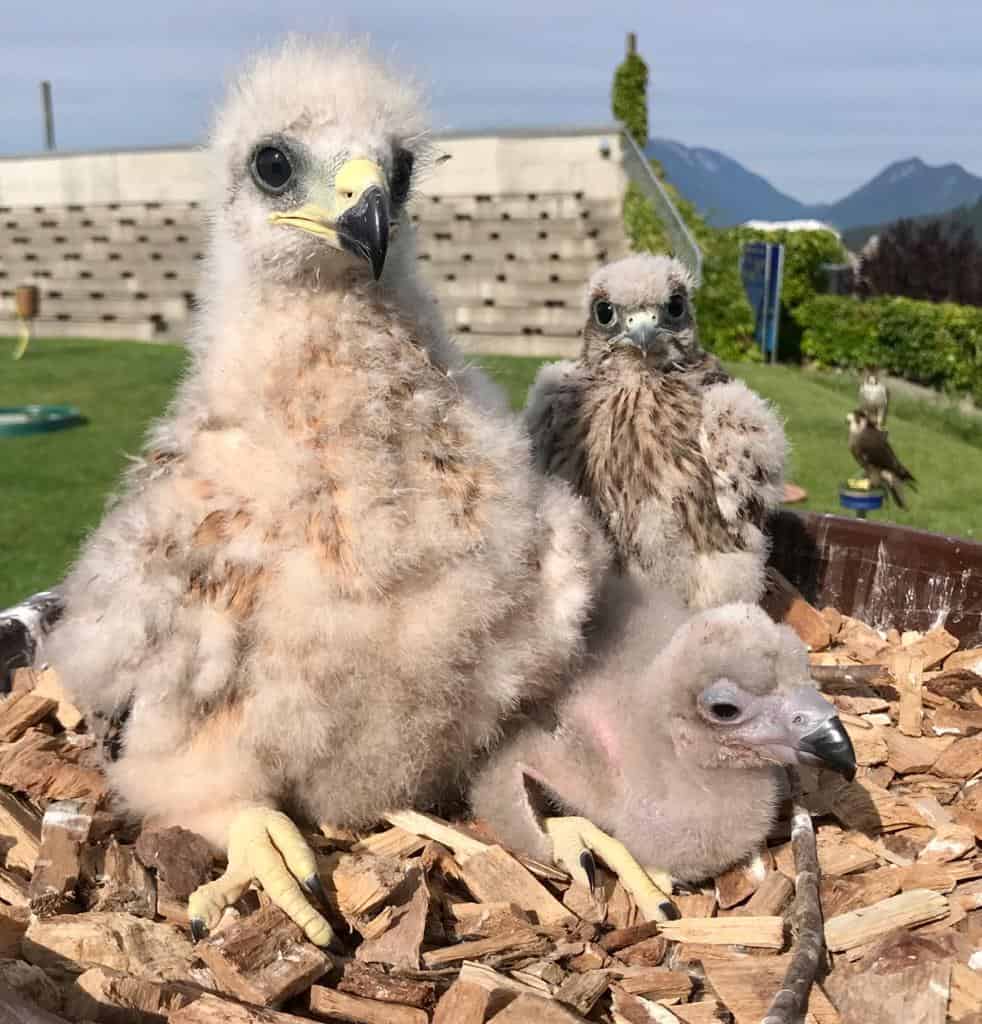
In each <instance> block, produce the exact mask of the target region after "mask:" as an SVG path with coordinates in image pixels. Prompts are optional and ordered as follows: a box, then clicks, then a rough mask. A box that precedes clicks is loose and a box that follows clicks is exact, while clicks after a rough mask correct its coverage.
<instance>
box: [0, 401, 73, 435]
mask: <svg viewBox="0 0 982 1024" xmlns="http://www.w3.org/2000/svg"><path fill="white" fill-rule="evenodd" d="M84 422H85V417H83V416H82V414H81V412H79V410H78V409H76V408H75V406H74V405H7V406H0V437H17V436H19V435H21V434H45V433H48V432H50V431H52V430H65V429H66V428H68V427H77V426H79V425H80V424H82V423H84Z"/></svg>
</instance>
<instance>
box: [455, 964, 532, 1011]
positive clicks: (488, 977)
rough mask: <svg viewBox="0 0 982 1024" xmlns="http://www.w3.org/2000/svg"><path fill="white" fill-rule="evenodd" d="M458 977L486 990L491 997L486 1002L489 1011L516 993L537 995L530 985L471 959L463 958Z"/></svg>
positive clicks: (512, 997)
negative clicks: (487, 1002)
mask: <svg viewBox="0 0 982 1024" xmlns="http://www.w3.org/2000/svg"><path fill="white" fill-rule="evenodd" d="M458 978H459V980H460V981H461V982H464V983H467V984H473V985H478V986H480V987H481V988H483V989H484V990H485V991H486V992H488V993H489V994H490V996H491V999H490V1001H489V1004H488V1009H489V1011H491V1012H492V1013H493V1012H496V1011H497V1010H499V1009H501V1007H503V1006H504V1005H505V1004H506V1003H508V1002H510V1001H511V1000H512V999H514V998H515V996H517V995H523V994H527V995H538V994H539V993H538V991H537V990H536V989H534V988H532V986H530V985H528V984H525V983H524V982H521V981H516V980H515V979H514V978H509V977H508V976H507V975H505V974H501V973H499V972H498V971H496V970H494V969H493V968H492V967H488V966H487V965H486V964H478V963H475V962H474V961H473V960H465V961H464V963H463V964H461V966H460V974H459V975H458Z"/></svg>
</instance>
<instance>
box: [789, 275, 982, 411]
mask: <svg viewBox="0 0 982 1024" xmlns="http://www.w3.org/2000/svg"><path fill="white" fill-rule="evenodd" d="M795 316H796V318H797V320H798V323H799V324H800V325H801V327H802V330H803V333H802V339H801V350H802V353H803V354H804V355H805V356H806V357H807V358H809V359H812V360H814V361H815V362H816V363H818V364H819V365H821V366H841V367H847V368H850V369H860V368H862V367H863V366H864V365H866V364H869V363H874V364H876V365H877V366H881V367H883V368H884V369H885V370H886V371H887V372H888V373H891V374H894V375H895V376H898V377H905V378H906V379H907V380H911V381H915V382H916V383H919V384H926V385H929V386H931V387H936V388H942V389H944V390H946V391H969V392H971V393H972V395H973V396H974V397H975V398H976V399H977V400H982V308H979V307H976V306H957V305H955V304H954V303H950V302H941V303H935V302H921V301H918V300H915V299H904V298H887V297H883V298H875V299H868V300H866V301H861V300H859V299H855V298H851V297H848V296H838V295H817V296H815V297H813V298H811V299H809V300H808V301H807V302H805V303H803V304H802V305H801V306H799V307H798V309H797V310H796V313H795Z"/></svg>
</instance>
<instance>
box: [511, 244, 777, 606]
mask: <svg viewBox="0 0 982 1024" xmlns="http://www.w3.org/2000/svg"><path fill="white" fill-rule="evenodd" d="M691 292H692V279H691V276H690V275H689V272H688V271H687V270H686V268H685V266H684V265H683V264H682V263H680V262H679V261H678V260H676V259H672V258H671V257H668V256H663V255H658V256H654V255H650V254H643V255H634V256H629V257H627V258H626V259H623V260H620V261H618V262H616V263H612V264H609V265H608V266H605V267H602V268H601V269H599V270H598V271H597V272H596V273H595V274H594V275H593V277H592V278H591V279H590V282H589V285H588V288H587V301H586V313H587V320H586V324H585V326H584V328H583V349H582V353H581V355H580V357H579V359H578V360H576V361H575V362H559V363H552V364H548V365H546V366H544V367H543V368H542V370H541V371H540V372H539V375H538V377H537V378H536V381H535V383H534V385H533V386H532V390H531V392H530V394H529V400H528V406H527V409H526V414H525V415H526V423H527V425H528V428H529V431H530V433H531V435H532V439H533V444H534V447H535V454H536V459H537V462H538V465H539V466H540V468H541V469H542V470H543V471H544V472H545V473H547V474H549V475H551V476H556V477H559V478H561V479H563V480H566V481H568V482H569V483H570V484H571V485H572V486H573V488H574V490H576V491H577V493H579V494H581V495H583V496H585V497H586V498H587V499H588V500H589V502H590V504H591V506H592V508H593V510H594V513H595V514H596V516H597V518H598V520H599V521H600V522H601V523H602V524H603V526H604V527H605V529H606V531H607V533H608V535H609V536H610V537H611V539H612V541H613V543H614V546H615V549H616V552H617V557H618V560H619V563H620V566H621V568H622V569H625V570H632V571H639V572H640V573H641V574H643V575H644V576H646V577H648V578H651V579H653V580H656V581H661V582H666V583H669V584H671V585H672V586H674V587H676V588H677V590H678V592H679V594H680V596H681V597H682V599H683V600H684V601H686V602H687V603H688V604H689V605H690V606H692V607H709V606H712V605H717V604H722V603H724V602H726V601H734V600H744V601H750V602H754V601H757V600H758V599H759V598H760V596H761V593H762V590H763V584H764V580H763V576H764V572H763V570H764V564H765V562H766V560H767V555H768V540H767V537H766V534H765V532H764V530H765V521H766V518H767V516H768V514H769V513H770V512H771V511H772V510H773V509H775V508H777V507H778V506H779V505H780V503H781V500H782V498H783V495H784V464H785V459H786V452H787V442H786V440H785V436H784V431H783V428H782V426H781V423H780V421H779V420H778V417H777V416H776V414H775V412H774V410H773V409H772V408H771V407H770V406H769V405H768V404H767V403H766V402H765V401H764V400H763V399H761V398H760V397H758V396H757V395H756V394H754V392H752V391H751V390H750V389H749V388H747V387H746V385H744V384H743V383H742V382H740V381H736V380H730V379H729V377H728V375H727V374H726V372H725V371H724V370H723V368H722V366H721V365H720V364H719V362H718V360H717V359H716V358H715V357H713V356H711V355H709V354H707V353H706V352H705V351H704V350H703V349H702V348H701V346H700V344H699V339H698V336H697V332H696V321H695V313H694V310H693V308H692V301H691Z"/></svg>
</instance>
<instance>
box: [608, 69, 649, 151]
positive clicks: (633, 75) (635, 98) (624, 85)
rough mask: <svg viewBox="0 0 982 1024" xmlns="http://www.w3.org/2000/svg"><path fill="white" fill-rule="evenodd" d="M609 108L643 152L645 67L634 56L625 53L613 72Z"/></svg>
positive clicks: (646, 115) (646, 122)
mask: <svg viewBox="0 0 982 1024" xmlns="http://www.w3.org/2000/svg"><path fill="white" fill-rule="evenodd" d="M611 107H612V108H613V112H614V117H616V118H617V120H618V121H620V122H621V123H622V124H623V125H624V127H625V128H627V130H628V131H629V132H630V133H631V134H632V135H633V136H634V141H635V142H637V144H638V145H639V146H640V147H641V148H642V149H644V147H645V146H646V145H647V144H648V65H647V64H645V62H644V60H642V58H641V57H640V56H639V55H638V54H637V53H634V52H630V53H628V55H627V56H626V57H625V58H624V60H623V62H622V63H621V65H620V66H619V67H618V68H617V70H616V71H615V72H614V87H613V90H612V94H611Z"/></svg>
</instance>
